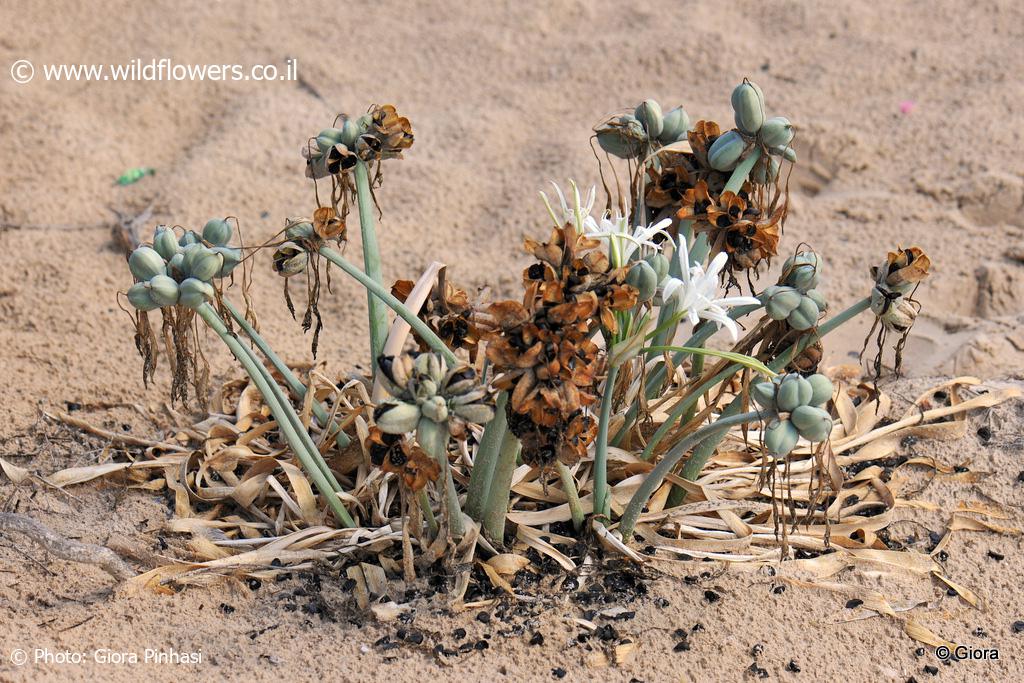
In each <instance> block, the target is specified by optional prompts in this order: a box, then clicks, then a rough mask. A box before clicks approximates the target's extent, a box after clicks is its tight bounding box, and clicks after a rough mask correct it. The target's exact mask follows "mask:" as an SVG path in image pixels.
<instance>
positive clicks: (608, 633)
mask: <svg viewBox="0 0 1024 683" xmlns="http://www.w3.org/2000/svg"><path fill="white" fill-rule="evenodd" d="M594 635H596V636H597V637H598V638H600V639H601V640H604V641H606V642H607V641H609V640H616V639H617V638H618V637H619V634H618V632H617V631H616V630H615V629H614V628H612V625H611V624H605V625H604V626H600V627H598V629H597V631H595V632H594Z"/></svg>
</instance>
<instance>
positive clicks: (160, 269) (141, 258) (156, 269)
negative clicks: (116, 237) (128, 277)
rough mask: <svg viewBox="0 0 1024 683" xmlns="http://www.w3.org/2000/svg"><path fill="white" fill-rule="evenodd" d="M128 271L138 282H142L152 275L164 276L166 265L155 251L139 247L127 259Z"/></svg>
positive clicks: (150, 248)
mask: <svg viewBox="0 0 1024 683" xmlns="http://www.w3.org/2000/svg"><path fill="white" fill-rule="evenodd" d="M128 270H130V271H132V275H134V276H135V279H136V280H138V281H139V282H144V281H146V280H148V279H149V278H151V277H153V276H154V275H166V274H167V264H166V263H165V262H164V259H163V257H162V256H160V254H158V253H157V251H156V249H153V248H152V247H139V248H138V249H136V250H135V251H133V252H132V254H131V256H129V257H128Z"/></svg>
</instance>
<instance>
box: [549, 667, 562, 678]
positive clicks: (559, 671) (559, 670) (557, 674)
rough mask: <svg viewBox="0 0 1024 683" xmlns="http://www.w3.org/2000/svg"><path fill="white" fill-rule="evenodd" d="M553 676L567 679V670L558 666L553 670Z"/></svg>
mask: <svg viewBox="0 0 1024 683" xmlns="http://www.w3.org/2000/svg"><path fill="white" fill-rule="evenodd" d="M551 675H552V676H554V677H555V678H565V669H563V668H562V667H560V666H556V667H555V668H554V669H552V670H551Z"/></svg>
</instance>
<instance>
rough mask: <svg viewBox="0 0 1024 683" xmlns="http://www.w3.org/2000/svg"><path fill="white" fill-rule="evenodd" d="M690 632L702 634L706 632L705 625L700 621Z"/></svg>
mask: <svg viewBox="0 0 1024 683" xmlns="http://www.w3.org/2000/svg"><path fill="white" fill-rule="evenodd" d="M690 630H691V631H693V632H694V633H700V632H701V631H703V630H704V624H702V623H700V622H699V621H698V622H697V623H696V624H694V625H693V628H691V629H690Z"/></svg>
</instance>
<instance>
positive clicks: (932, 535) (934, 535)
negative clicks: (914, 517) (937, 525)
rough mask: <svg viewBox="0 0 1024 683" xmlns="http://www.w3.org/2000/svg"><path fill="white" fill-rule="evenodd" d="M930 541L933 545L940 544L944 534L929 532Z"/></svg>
mask: <svg viewBox="0 0 1024 683" xmlns="http://www.w3.org/2000/svg"><path fill="white" fill-rule="evenodd" d="M928 540H929V541H931V542H932V543H938V542H939V541H941V540H942V534H940V533H939V532H938V531H929V532H928Z"/></svg>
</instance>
